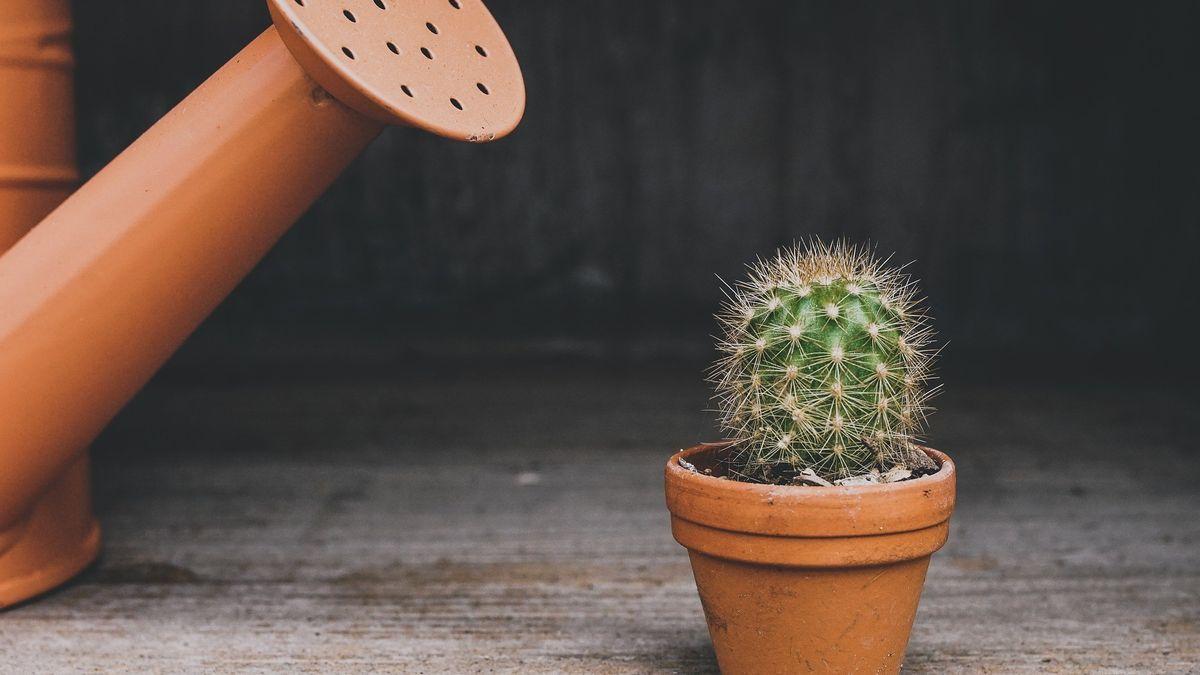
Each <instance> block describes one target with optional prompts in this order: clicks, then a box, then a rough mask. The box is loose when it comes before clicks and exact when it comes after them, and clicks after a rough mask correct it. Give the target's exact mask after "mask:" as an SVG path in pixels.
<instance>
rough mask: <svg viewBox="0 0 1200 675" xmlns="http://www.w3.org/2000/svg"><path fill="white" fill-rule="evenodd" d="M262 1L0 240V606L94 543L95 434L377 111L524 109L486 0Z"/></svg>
mask: <svg viewBox="0 0 1200 675" xmlns="http://www.w3.org/2000/svg"><path fill="white" fill-rule="evenodd" d="M25 4H26V5H35V4H38V3H35V2H32V1H27V2H26V3H25ZM47 4H48V5H56V6H57V5H60V4H61V3H59V2H57V1H56V2H50V3H47ZM267 4H268V8H269V9H270V13H271V17H272V19H273V23H274V25H273V26H272V27H270V28H268V29H267V30H266V31H265V32H263V33H262V34H261V35H260V36H259V37H258V38H256V39H255V40H254V41H252V42H251V43H250V44H249V45H248V46H246V47H245V49H243V50H242V51H241V52H240V53H238V54H237V55H236V56H234V57H233V59H232V60H230V61H229V62H228V63H227V64H225V65H224V66H223V67H222V68H221V69H219V70H218V71H217V72H216V73H215V74H214V75H212V77H210V78H209V79H208V80H207V81H205V82H204V83H203V84H202V85H201V86H200V87H199V88H198V89H197V90H196V91H195V92H193V93H192V94H190V95H189V96H188V97H187V98H185V99H184V100H183V101H182V102H181V103H179V105H177V106H176V107H175V108H174V109H173V110H171V111H170V112H169V113H167V115H166V116H164V117H163V118H162V119H161V120H160V121H159V122H158V123H156V124H155V125H154V126H153V127H151V128H150V129H149V130H148V131H147V132H146V133H145V134H143V135H142V136H141V137H140V138H139V139H137V140H136V141H135V142H134V143H133V144H132V145H131V146H130V147H129V148H128V149H127V150H125V151H124V152H123V153H121V154H120V155H119V156H117V158H116V159H114V160H113V161H112V162H111V163H110V164H109V165H108V166H106V167H105V168H104V169H102V170H101V171H100V172H99V173H97V174H96V175H95V176H94V177H93V178H92V179H91V180H89V181H88V182H87V183H85V184H84V185H83V186H82V187H81V188H80V189H79V190H77V191H76V192H75V193H74V194H72V195H71V196H70V197H68V198H67V199H66V201H64V202H63V203H62V204H61V205H60V206H58V207H57V208H55V209H54V210H53V211H52V212H50V214H49V215H48V216H46V217H45V218H44V219H43V220H41V222H40V223H38V224H37V225H36V226H34V227H33V229H32V230H31V231H30V232H29V233H28V234H26V235H25V236H24V237H22V238H21V239H20V240H19V241H18V242H17V243H16V244H15V245H14V246H12V248H11V249H9V250H8V252H7V253H4V254H3V256H0V607H4V606H8V605H11V604H13V603H16V602H20V601H22V600H25V599H27V598H30V597H32V596H34V595H37V594H39V593H41V592H43V591H45V590H48V589H49V588H52V587H54V586H56V585H58V584H60V583H62V582H63V581H65V580H67V579H69V578H70V577H71V576H73V575H74V574H76V573H77V572H78V571H80V570H81V569H82V568H83V567H85V566H86V565H87V564H88V563H89V562H90V561H91V560H92V559H93V558H94V557H95V555H96V553H97V552H98V550H99V542H100V535H99V528H98V526H97V525H96V522H95V520H94V518H93V517H92V515H91V511H90V504H89V501H90V500H89V497H88V492H87V490H88V483H87V465H86V448H87V446H88V444H89V443H90V442H91V441H92V440H93V439H94V438H95V437H96V436H97V435H98V434H99V433H100V432H101V430H103V428H104V427H105V425H107V424H108V422H109V421H110V420H111V419H112V418H113V416H114V415H116V413H117V412H118V411H119V410H120V409H121V408H122V407H123V406H124V405H125V403H126V402H128V401H129V399H130V398H132V397H133V395H134V394H135V393H136V392H137V391H138V390H139V389H140V388H141V387H142V386H143V385H144V384H145V383H146V382H147V380H149V379H150V377H151V376H152V375H153V374H154V372H155V371H156V370H157V369H158V368H159V367H160V366H161V365H162V364H163V362H165V361H166V360H167V358H168V357H169V356H170V355H171V354H172V353H173V352H174V351H175V350H176V349H177V348H178V347H179V345H180V344H181V343H182V342H183V341H184V340H185V339H186V338H187V336H188V335H190V334H191V333H192V331H193V330H194V329H195V328H196V326H197V325H198V324H199V323H200V322H201V321H203V320H204V318H205V317H207V316H208V315H209V313H211V312H212V310H213V309H214V308H215V307H216V306H217V305H218V304H219V303H220V302H221V300H222V299H224V298H225V296H226V295H228V294H229V293H230V291H232V290H233V288H234V287H235V286H236V285H237V284H238V283H239V282H240V281H241V279H242V278H243V277H245V276H246V274H248V273H249V271H250V270H251V269H252V268H253V267H254V265H255V264H257V262H258V261H259V260H260V259H261V258H262V257H263V256H264V255H265V254H266V252H267V251H268V250H269V249H270V248H271V247H272V245H274V244H275V242H276V241H277V240H278V239H279V238H280V236H282V235H283V233H284V232H285V231H286V230H287V229H288V227H290V226H291V224H292V223H294V222H295V221H296V219H298V218H299V217H300V215H301V214H302V213H303V212H304V211H305V210H306V209H307V208H308V207H309V205H310V204H311V203H312V202H313V201H314V200H315V199H316V198H317V197H318V196H319V195H320V194H321V193H322V192H323V191H324V190H325V189H326V188H327V187H328V186H329V185H330V183H332V182H333V180H334V179H335V178H336V177H337V176H338V174H340V173H341V172H342V170H343V169H344V168H345V167H346V166H347V165H348V164H349V163H350V162H351V160H353V159H354V158H355V157H356V156H357V155H358V154H359V153H360V152H361V151H362V150H363V149H364V148H365V147H366V146H367V145H368V144H369V143H370V142H371V141H372V140H373V139H374V138H375V137H376V136H377V135H378V134H379V133H380V132H381V131H382V129H383V128H384V127H385V126H387V125H389V124H395V125H403V126H409V127H415V128H418V129H423V130H426V131H430V132H433V133H435V134H438V135H441V136H445V137H449V138H454V139H459V140H464V141H470V142H486V141H491V140H494V139H496V138H500V137H502V136H504V135H506V134H508V133H509V132H510V131H512V129H513V128H514V127H515V126H516V125H517V123H518V122H519V121H520V119H521V116H522V114H523V112H524V107H525V88H524V83H523V80H522V77H521V72H520V68H519V66H518V65H517V61H516V57H515V56H514V54H513V51H512V48H511V47H510V46H509V44H508V41H507V39H506V38H505V37H504V34H503V33H502V31H501V30H500V28H499V26H498V25H497V24H496V22H495V20H494V19H493V18H492V16H491V14H490V13H489V12H488V10H487V9H486V7H484V5H483V4H482V3H481V2H480V0H403V1H401V0H339V1H338V2H333V1H332V0H268V2H267ZM62 16H63V17H65V10H64V13H63V15H62ZM0 35H2V34H0ZM0 114H2V113H0ZM0 119H2V118H0ZM66 138H69V136H67V137H66ZM45 147H46V148H49V147H50V146H49V145H46V146H45ZM51 155H53V156H54V157H56V158H58V160H59V161H61V162H62V164H63V166H68V165H69V164H70V162H69V159H70V155H69V154H61V153H60V154H57V155H54V154H53V153H49V154H47V155H46V157H51ZM64 171H67V173H64V174H63V175H64V176H68V177H69V176H71V175H72V174H70V173H69V170H68V169H64Z"/></svg>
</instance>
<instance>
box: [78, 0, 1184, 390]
mask: <svg viewBox="0 0 1200 675" xmlns="http://www.w3.org/2000/svg"><path fill="white" fill-rule="evenodd" d="M489 4H490V7H491V8H492V11H493V13H494V14H496V15H497V18H498V19H499V20H500V23H501V24H502V25H503V26H504V27H505V28H506V31H507V33H508V35H509V37H510V39H511V41H512V42H513V45H514V47H515V49H516V52H517V54H518V56H519V57H520V59H521V61H522V64H523V67H524V70H525V75H526V83H527V87H528V96H529V105H528V110H527V113H526V118H525V121H524V123H523V125H522V126H521V127H520V129H519V130H518V132H517V133H516V134H515V135H514V136H512V137H511V138H509V139H506V140H503V141H501V142H498V143H495V144H493V145H489V146H483V147H474V146H466V145H459V144H454V143H451V142H448V141H444V140H441V139H436V138H432V137H426V136H423V135H419V134H416V133H413V132H411V131H408V130H403V129H393V130H389V131H388V132H386V133H385V134H384V136H383V137H382V138H381V139H380V140H379V141H378V142H377V143H376V144H375V145H374V146H372V147H371V149H370V150H369V151H368V153H367V154H366V156H365V157H363V158H362V159H361V160H360V161H359V162H357V163H356V164H355V165H354V166H353V167H352V168H351V170H350V171H349V172H348V173H347V174H346V175H345V176H344V177H343V179H342V180H341V181H340V182H339V183H338V184H337V185H336V186H335V187H334V188H333V189H332V190H331V191H330V193H329V194H327V195H326V196H325V197H324V198H323V199H322V200H321V201H320V202H319V203H318V204H317V205H316V206H315V207H314V208H313V209H312V211H311V212H310V213H309V214H308V215H307V216H306V217H305V218H304V220H303V221H302V222H301V223H300V224H299V225H298V226H297V227H296V228H295V229H294V230H293V231H292V232H291V233H290V234H289V235H288V236H287V237H286V238H285V239H284V241H283V242H282V243H281V244H280V246H279V247H278V248H277V249H276V250H275V251H274V252H273V253H272V254H271V255H270V256H269V257H268V258H267V259H266V261H265V262H264V263H263V264H262V265H261V266H260V268H259V269H258V270H257V271H256V272H255V273H254V274H253V275H252V276H251V278H250V279H248V280H247V282H246V283H245V284H244V285H243V286H242V287H241V288H240V289H239V290H238V291H237V292H236V293H235V295H234V296H233V297H232V298H231V299H230V300H229V302H227V303H226V305H225V306H224V307H223V308H222V309H221V310H219V311H218V313H217V315H216V316H215V317H214V319H213V320H212V322H211V323H210V325H209V326H208V327H207V328H206V329H205V330H206V331H207V332H208V333H209V334H220V335H225V336H234V337H235V338H236V336H238V335H243V334H249V333H254V332H256V331H259V332H261V331H268V332H270V331H274V330H276V329H278V330H280V331H281V332H287V333H289V334H293V335H295V334H304V333H306V332H310V331H311V332H314V333H322V334H329V333H339V332H340V333H346V334H351V333H354V334H366V335H372V334H374V335H395V336H403V335H406V334H408V333H409V332H414V333H421V334H426V335H437V336H446V337H447V338H453V339H459V340H461V341H462V342H463V343H464V344H476V345H478V344H480V343H484V344H486V343H488V342H492V341H498V340H501V339H503V340H508V341H510V342H511V343H513V344H526V345H528V346H529V349H532V350H537V349H542V348H547V349H548V348H552V346H553V345H555V344H558V345H560V346H561V345H562V344H564V343H563V342H562V340H563V338H569V339H576V340H583V341H584V343H586V344H593V345H595V346H597V348H598V349H599V350H600V351H601V352H603V353H617V354H638V353H648V352H646V351H645V350H642V351H638V350H639V346H638V345H644V344H651V343H653V344H659V345H667V347H663V348H662V349H663V350H665V351H668V352H671V351H673V350H677V351H679V352H680V353H689V354H703V353H704V350H705V349H706V345H707V342H708V333H709V332H710V331H711V330H712V325H711V323H710V321H709V319H708V315H709V314H710V312H711V311H712V310H713V308H714V305H715V303H716V302H717V300H718V298H719V286H718V283H717V281H716V279H715V277H714V274H716V275H721V276H723V277H726V278H732V277H736V276H738V275H739V273H740V269H741V266H742V265H743V264H744V263H745V262H746V261H747V260H749V259H752V258H753V257H754V256H756V255H765V254H769V253H770V252H771V251H772V250H773V249H774V248H775V247H777V246H779V245H781V244H784V243H787V242H791V241H793V240H795V239H798V238H805V237H808V236H810V235H820V236H822V237H826V238H832V237H848V238H850V239H852V240H855V241H868V240H869V241H871V242H874V243H875V244H877V245H878V247H879V249H880V250H881V251H884V252H893V251H894V252H895V253H896V259H897V260H899V261H905V262H906V261H910V260H915V261H916V262H915V264H914V265H913V267H912V268H911V269H912V270H913V271H914V273H916V274H917V275H919V276H920V277H921V278H922V279H923V285H924V289H925V291H926V292H927V294H928V295H929V296H930V299H931V303H932V307H933V311H934V312H935V315H936V316H937V317H938V319H939V320H938V326H939V328H940V330H941V332H942V333H943V335H945V336H946V337H948V338H949V339H950V341H951V349H950V350H949V351H948V358H949V359H950V360H951V363H952V364H956V367H962V368H964V369H975V368H985V367H987V364H989V363H990V364H992V366H993V367H994V366H996V365H1002V366H1003V367H1004V368H1005V369H1007V368H1008V366H1007V364H1008V363H1009V359H1020V360H1021V361H1020V362H1021V363H1025V364H1038V363H1040V362H1042V361H1043V360H1045V359H1047V358H1052V359H1054V360H1057V361H1064V362H1065V364H1066V365H1065V366H1063V367H1070V368H1073V369H1075V370H1078V371H1080V372H1089V371H1092V372H1094V371H1096V370H1101V369H1104V368H1112V367H1113V366H1111V365H1110V364H1111V363H1112V362H1114V361H1115V362H1116V363H1118V364H1119V365H1118V366H1117V367H1119V368H1124V369H1127V370H1130V371H1140V370H1142V369H1143V368H1149V367H1151V364H1159V363H1161V362H1163V361H1165V360H1167V359H1178V358H1179V356H1180V353H1181V352H1184V353H1188V352H1190V350H1189V349H1188V348H1187V346H1186V340H1187V339H1188V337H1189V334H1188V333H1181V327H1182V326H1185V325H1187V323H1189V319H1190V317H1189V315H1190V314H1194V312H1195V310H1194V306H1195V302H1196V301H1195V300H1194V298H1193V295H1194V288H1195V287H1196V286H1197V284H1196V282H1195V281H1194V278H1193V276H1192V272H1193V270H1194V267H1195V263H1194V260H1195V256H1196V250H1197V245H1198V244H1200V234H1198V232H1200V171H1198V170H1197V168H1196V158H1197V157H1198V156H1200V155H1198V151H1200V131H1198V130H1197V123H1198V122H1200V94H1198V89H1197V87H1196V81H1197V72H1198V67H1200V40H1197V39H1196V35H1197V31H1198V30H1200V9H1197V7H1200V6H1198V5H1196V4H1195V3H1190V2H1174V3H1171V2H1156V3H1121V4H1116V3H1103V2H1088V3H1047V2H1042V1H1035V2H1013V1H997V2H970V3H959V2H944V3H934V2H923V3H870V4H859V3H846V2H807V1H804V2H800V1H790V0H788V1H785V0H780V1H778V2H767V1H756V2H746V1H734V0H727V1H724V2H718V1H714V0H709V1H705V2H699V1H685V0H673V1H663V0H660V1H657V2H646V1H645V0H638V1H633V0H604V1H603V2H595V1H594V0H554V1H549V0H545V1H539V0H493V1H492V2H491V3H489ZM75 11H76V19H77V24H78V26H77V36H76V41H77V42H76V49H77V52H78V56H79V63H80V65H79V70H78V76H79V92H78V103H79V113H80V114H79V120H80V122H79V124H80V143H81V158H82V162H83V168H84V170H85V172H91V171H95V170H97V169H99V168H100V167H101V166H103V165H104V163H105V162H107V161H108V160H109V159H111V158H112V157H113V156H114V155H115V154H116V153H117V152H119V151H120V150H121V149H122V148H123V147H124V146H125V145H127V144H128V143H129V142H130V141H132V140H133V139H134V138H135V137H136V136H137V135H138V134H139V133H141V132H142V131H143V130H144V129H145V128H146V127H147V126H149V125H150V124H151V123H152V122H153V121H154V120H155V119H157V118H158V117H159V116H161V115H162V114H163V113H164V112H165V111H166V110H168V109H169V108H170V107H171V106H172V105H174V104H175V103H177V102H178V101H179V100H180V99H181V98H182V97H183V96H184V95H185V94H186V93H187V92H188V91H189V90H190V89H191V88H193V87H194V86H196V85H197V84H198V83H199V82H201V81H202V80H203V78H204V77H206V76H207V75H208V74H209V73H211V72H212V71H213V70H214V69H215V68H216V67H218V66H219V65H220V64H221V63H223V62H224V61H225V60H227V59H228V58H229V57H231V56H232V55H233V54H234V53H235V52H236V51H237V50H238V49H239V48H240V46H242V45H243V44H244V43H245V42H246V41H248V40H249V39H250V38H251V37H253V36H254V35H255V34H257V33H258V32H259V31H260V30H262V29H263V28H264V27H266V25H267V24H268V19H267V16H266V13H265V11H264V9H263V7H262V3H261V2H260V1H259V0H206V1H205V2H184V1H183V0H137V1H134V0H125V1H123V2H117V3H113V2H92V1H90V0H87V1H84V0H80V1H79V2H77V3H76V6H75ZM1188 307H1192V308H1193V309H1186V308H1188ZM397 339H403V338H402V337H397ZM555 340H558V342H555ZM235 341H236V340H235ZM480 348H482V347H480ZM1097 359H1111V360H1100V361H1097ZM1098 363H1099V364H1101V366H1100V367H1099V368H1098V367H1097V364H1098Z"/></svg>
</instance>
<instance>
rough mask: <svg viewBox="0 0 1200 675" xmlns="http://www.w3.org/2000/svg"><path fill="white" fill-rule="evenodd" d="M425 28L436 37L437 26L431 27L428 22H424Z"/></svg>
mask: <svg viewBox="0 0 1200 675" xmlns="http://www.w3.org/2000/svg"><path fill="white" fill-rule="evenodd" d="M425 27H426V28H428V29H429V32H430V33H433V34H434V35H437V34H438V33H437V26H435V25H433V24H432V23H429V22H428V21H426V22H425Z"/></svg>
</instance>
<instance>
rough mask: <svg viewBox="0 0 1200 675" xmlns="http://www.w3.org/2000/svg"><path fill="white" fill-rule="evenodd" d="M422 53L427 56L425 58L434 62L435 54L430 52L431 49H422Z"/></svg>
mask: <svg viewBox="0 0 1200 675" xmlns="http://www.w3.org/2000/svg"><path fill="white" fill-rule="evenodd" d="M421 53H422V54H424V55H425V58H427V59H429V60H431V61H432V60H433V52H431V51H429V48H427V47H421Z"/></svg>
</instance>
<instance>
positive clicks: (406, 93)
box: [400, 84, 412, 98]
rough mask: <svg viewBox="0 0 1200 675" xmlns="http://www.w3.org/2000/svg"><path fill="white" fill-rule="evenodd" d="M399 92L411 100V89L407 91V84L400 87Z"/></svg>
mask: <svg viewBox="0 0 1200 675" xmlns="http://www.w3.org/2000/svg"><path fill="white" fill-rule="evenodd" d="M400 91H402V92H404V95H405V96H407V97H409V98H412V89H409V88H408V85H407V84H402V85H400Z"/></svg>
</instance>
